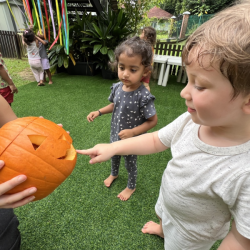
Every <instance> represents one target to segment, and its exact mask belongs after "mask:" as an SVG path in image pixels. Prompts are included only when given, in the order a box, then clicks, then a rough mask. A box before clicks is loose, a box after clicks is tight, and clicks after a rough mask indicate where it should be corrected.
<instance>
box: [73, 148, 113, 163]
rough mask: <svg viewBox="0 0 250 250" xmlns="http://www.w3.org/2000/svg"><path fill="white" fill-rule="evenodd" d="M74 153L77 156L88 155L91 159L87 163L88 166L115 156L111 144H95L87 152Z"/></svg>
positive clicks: (78, 151)
mask: <svg viewBox="0 0 250 250" xmlns="http://www.w3.org/2000/svg"><path fill="white" fill-rule="evenodd" d="M112 150H113V152H112ZM76 152H77V153H78V154H82V155H88V156H89V157H90V158H91V160H90V161H89V163H90V164H94V163H99V162H103V161H107V160H109V159H110V158H111V157H112V156H113V155H114V154H115V153H114V148H113V145H112V144H97V145H96V146H94V147H93V148H90V149H87V150H76Z"/></svg>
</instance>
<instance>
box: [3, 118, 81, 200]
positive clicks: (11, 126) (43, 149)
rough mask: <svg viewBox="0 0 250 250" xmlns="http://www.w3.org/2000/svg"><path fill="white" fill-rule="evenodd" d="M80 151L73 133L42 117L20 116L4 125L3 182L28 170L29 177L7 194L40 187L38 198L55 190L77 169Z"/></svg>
mask: <svg viewBox="0 0 250 250" xmlns="http://www.w3.org/2000/svg"><path fill="white" fill-rule="evenodd" d="M76 159H77V154H76V151H75V149H74V147H73V145H72V139H71V137H70V136H69V134H68V133H67V132H66V131H65V130H64V129H63V128H61V127H60V126H58V125H57V124H55V123H53V122H51V121H49V120H46V119H43V118H38V117H24V118H18V119H16V120H14V121H11V122H8V123H6V124H5V125H4V126H3V127H2V128H1V129H0V160H3V161H4V162H5V166H4V167H3V168H2V169H1V170H0V183H3V182H5V181H8V180H10V179H11V178H13V177H15V176H17V175H19V174H24V175H26V176H27V177H28V178H27V180H26V181H25V182H24V183H22V184H20V185H18V186H17V187H15V188H14V189H12V190H10V191H9V192H8V193H7V194H13V193H17V192H20V191H22V190H24V189H26V188H29V187H36V188H37V192H36V193H35V194H34V195H35V197H36V198H35V199H34V200H40V199H42V198H44V197H46V196H47V195H49V194H50V193H51V192H53V191H54V190H55V189H56V188H57V187H58V186H59V185H60V184H61V183H62V182H63V181H64V180H65V179H66V178H67V177H68V176H69V175H70V174H71V172H72V171H73V169H74V167H75V164H76Z"/></svg>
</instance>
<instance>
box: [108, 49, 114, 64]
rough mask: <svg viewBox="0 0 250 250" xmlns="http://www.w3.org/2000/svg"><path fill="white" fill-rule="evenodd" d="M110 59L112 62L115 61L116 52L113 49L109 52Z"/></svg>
mask: <svg viewBox="0 0 250 250" xmlns="http://www.w3.org/2000/svg"><path fill="white" fill-rule="evenodd" d="M108 57H109V60H110V62H114V61H115V53H114V51H113V50H112V49H109V50H108Z"/></svg>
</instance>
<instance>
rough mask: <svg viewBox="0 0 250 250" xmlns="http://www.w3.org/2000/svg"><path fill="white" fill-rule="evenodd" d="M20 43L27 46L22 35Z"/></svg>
mask: <svg viewBox="0 0 250 250" xmlns="http://www.w3.org/2000/svg"><path fill="white" fill-rule="evenodd" d="M22 42H23V45H24V46H27V44H26V43H25V42H24V39H23V35H22Z"/></svg>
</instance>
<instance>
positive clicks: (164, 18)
mask: <svg viewBox="0 0 250 250" xmlns="http://www.w3.org/2000/svg"><path fill="white" fill-rule="evenodd" d="M172 16H173V15H172V14H170V13H168V12H167V11H165V10H163V9H161V8H158V7H156V6H155V7H153V8H152V9H150V10H149V12H148V18H150V20H152V21H151V26H152V27H153V28H155V29H156V30H157V31H168V30H169V28H170V22H168V19H169V18H171V17H172Z"/></svg>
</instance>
